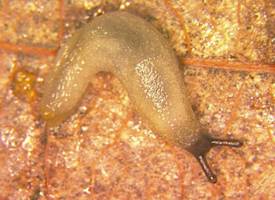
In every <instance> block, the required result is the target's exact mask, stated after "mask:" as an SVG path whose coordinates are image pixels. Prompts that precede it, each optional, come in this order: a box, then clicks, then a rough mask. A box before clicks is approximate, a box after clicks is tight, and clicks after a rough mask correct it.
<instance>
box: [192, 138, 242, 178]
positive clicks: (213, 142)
mask: <svg viewBox="0 0 275 200" xmlns="http://www.w3.org/2000/svg"><path fill="white" fill-rule="evenodd" d="M242 145H243V142H242V141H239V140H234V139H232V140H226V139H218V138H213V137H211V136H210V135H208V134H205V133H204V134H201V136H200V137H199V139H198V141H197V142H196V143H194V144H193V145H191V146H190V147H189V148H187V151H189V152H190V153H191V154H192V155H193V156H195V158H196V159H197V160H198V162H199V163H200V166H201V168H202V170H203V172H204V174H205V175H206V177H207V178H208V180H209V182H211V183H216V182H217V177H216V175H215V174H214V173H213V171H212V170H211V168H210V166H209V164H208V162H207V160H206V154H207V153H208V152H209V151H210V149H211V148H213V147H215V146H229V147H241V146H242Z"/></svg>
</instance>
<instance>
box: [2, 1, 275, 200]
mask: <svg viewBox="0 0 275 200" xmlns="http://www.w3.org/2000/svg"><path fill="white" fill-rule="evenodd" d="M255 2H256V3H255ZM118 9H126V10H128V11H129V12H132V13H136V14H137V15H140V16H142V17H144V18H145V19H147V20H148V21H150V22H151V23H152V24H153V25H154V26H156V27H157V28H158V29H159V30H160V31H161V32H162V33H163V34H164V35H165V36H166V37H167V38H168V39H169V41H170V42H171V44H172V46H173V47H174V49H175V52H176V53H177V55H178V57H179V59H180V61H181V67H182V69H183V71H182V75H183V78H184V80H185V82H186V86H187V88H188V91H189V93H190V100H191V102H192V104H193V106H194V110H195V112H196V114H197V116H198V118H199V119H200V121H201V123H202V124H203V125H204V126H205V127H206V128H207V129H208V130H209V131H210V132H211V133H212V134H213V135H215V136H218V137H221V138H239V139H242V140H243V141H244V142H245V145H244V146H243V147H242V148H240V149H230V148H225V147H223V148H222V147H219V148H215V149H213V150H211V152H210V153H209V154H208V159H209V162H210V164H211V166H212V167H213V170H214V171H215V172H216V174H217V175H218V183H217V184H210V183H208V182H207V180H206V178H205V176H204V175H203V173H202V171H201V169H200V167H199V165H198V163H197V162H196V160H195V159H194V158H193V157H192V156H191V155H190V154H188V153H187V152H186V151H184V150H182V149H177V148H175V147H173V146H171V145H169V144H166V143H165V141H162V140H161V139H160V138H158V137H156V135H155V134H154V133H153V132H151V131H150V129H149V127H150V126H149V124H145V123H143V122H142V121H141V118H140V117H139V116H138V114H137V113H135V112H134V110H133V107H132V105H131V101H130V100H129V98H128V96H127V93H126V91H125V90H124V89H123V85H121V84H120V82H119V81H118V80H117V79H116V78H115V77H114V76H112V75H111V74H108V73H102V74H99V75H98V76H97V78H96V79H95V80H93V82H92V84H91V87H90V88H89V90H88V91H87V95H85V97H84V98H83V101H82V103H81V106H80V107H79V110H78V111H77V113H75V114H74V115H73V116H72V117H71V118H70V119H69V120H68V121H67V122H65V123H64V124H62V125H61V126H60V127H59V128H58V129H55V130H51V131H46V129H45V123H44V122H43V121H42V120H40V119H39V116H38V112H37V105H38V102H39V99H40V98H41V94H42V93H43V90H42V89H41V88H42V85H43V81H44V77H45V75H46V74H47V73H50V69H51V67H52V66H53V63H54V56H55V54H56V50H57V49H58V47H59V45H60V43H61V42H62V39H63V38H66V37H67V36H68V35H70V34H72V33H73V32H74V30H75V29H76V28H78V27H80V26H81V24H82V23H85V22H86V21H88V20H91V19H92V18H93V17H94V16H96V15H99V14H101V13H102V12H109V11H112V10H118ZM274 16H275V5H274V1H272V0H258V1H252V0H239V1H237V0H205V1H197V0H188V1H186V0H177V1H176V0H174V1H173V0H152V1H144V0H133V1H127V0H114V1H103V0H102V1H99V0H90V1H89V0H80V1H76V0H70V1H69V0H67V1H63V0H59V1H54V0H50V1H48V0H35V1H27V0H20V1H18V0H15V1H7V0H2V1H0V99H1V100H0V200H13V199H14V200H15V199H16V200H18V199H20V200H21V199H22V200H23V199H24V200H25V199H26V200H27V199H31V200H38V199H39V200H45V199H66V200H67V199H68V200H71V199H100V200H103V199H108V200H109V199H146V200H147V199H169V200H172V199H211V200H212V199H234V200H236V199H255V200H256V199H274V198H275V189H274V188H275V160H274V159H275V157H274V152H275V146H274V143H275V127H274V124H275V117H274V116H275V108H274V101H275V76H274V74H275V64H274V63H275V53H274V51H275V42H274V41H275V32H274V30H275V27H274V24H275V17H274Z"/></svg>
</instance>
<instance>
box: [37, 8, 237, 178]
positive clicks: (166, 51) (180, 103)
mask: <svg viewBox="0 0 275 200" xmlns="http://www.w3.org/2000/svg"><path fill="white" fill-rule="evenodd" d="M100 71H107V72H111V73H113V74H114V75H115V76H116V77H117V78H118V79H119V80H120V81H121V82H122V84H123V85H124V87H125V88H126V90H127V91H128V95H129V97H130V99H131V101H132V102H133V104H134V106H135V108H136V110H137V112H138V113H139V114H140V115H141V116H142V117H143V118H144V119H145V120H147V121H148V122H149V123H150V125H151V128H152V130H154V131H155V133H157V134H159V135H160V136H161V137H162V138H164V139H165V140H167V141H169V142H170V143H171V144H173V145H177V146H179V147H181V148H184V149H186V150H188V151H189V152H191V153H192V154H193V155H194V156H195V157H196V158H197V159H198V161H199V163H200V164H201V166H202V169H203V170H204V172H205V174H206V175H207V177H208V179H209V180H210V181H211V182H216V177H215V175H214V174H213V173H212V171H211V170H210V168H209V166H208V164H207V162H206V160H205V154H206V153H207V152H208V151H209V149H210V148H211V147H213V146H215V145H228V146H233V147H239V146H241V142H239V141H237V140H230V141H228V140H219V139H214V138H212V137H210V136H209V135H208V134H206V133H205V132H203V131H202V129H201V127H200V124H199V122H198V120H197V119H196V117H195V115H194V112H193V111H192V108H191V104H190V103H189V102H188V99H187V94H186V89H185V88H184V84H183V80H182V77H181V73H180V69H179V64H178V61H177V58H176V56H175V54H174V52H173V50H172V48H171V47H170V46H169V44H168V42H167V41H166V40H165V39H164V38H163V36H162V35H161V34H160V33H159V32H158V31H157V30H156V29H155V28H154V27H153V26H151V25H150V24H149V23H148V22H146V21H145V20H143V19H142V18H139V17H136V16H134V15H132V14H129V13H127V12H121V11H117V12H113V13H109V14H105V15H102V16H99V17H96V18H95V19H94V20H92V22H90V23H88V24H86V25H84V26H83V27H82V28H81V29H80V30H78V31H76V33H75V34H74V35H73V36H72V37H71V38H70V39H69V40H68V41H67V42H66V43H65V44H64V46H63V47H62V48H61V50H60V51H59V54H58V56H57V63H56V66H55V68H54V69H53V70H52V72H51V73H50V75H49V77H48V79H47V80H46V83H45V85H46V87H45V92H44V96H43V98H42V101H41V115H42V117H43V118H44V119H45V120H46V121H47V122H48V123H49V124H57V123H60V122H62V121H64V120H65V119H66V118H67V117H68V116H69V115H70V114H72V113H73V112H74V111H75V110H76V108H77V106H78V103H79V101H80V99H81V97H82V96H83V94H84V93H85V90H86V88H87V86H88V84H89V82H90V80H91V79H92V78H93V76H94V75H95V74H96V73H98V72H100Z"/></svg>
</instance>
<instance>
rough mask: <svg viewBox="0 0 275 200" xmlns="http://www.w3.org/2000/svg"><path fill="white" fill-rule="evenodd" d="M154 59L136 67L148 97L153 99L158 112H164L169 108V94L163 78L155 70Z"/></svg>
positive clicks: (144, 61) (146, 60)
mask: <svg viewBox="0 0 275 200" xmlns="http://www.w3.org/2000/svg"><path fill="white" fill-rule="evenodd" d="M152 59H157V58H148V59H144V60H143V61H141V62H140V63H138V64H137V65H136V67H135V69H136V72H137V74H138V75H139V77H140V82H141V85H142V87H143V89H144V92H145V94H146V97H147V98H149V99H151V101H152V102H153V104H154V108H155V109H156V111H157V112H160V113H161V112H164V111H165V110H166V106H167V94H166V92H165V89H164V83H163V81H162V77H161V76H160V75H159V74H158V73H157V72H156V70H155V69H154V68H155V66H154V62H153V61H152Z"/></svg>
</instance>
